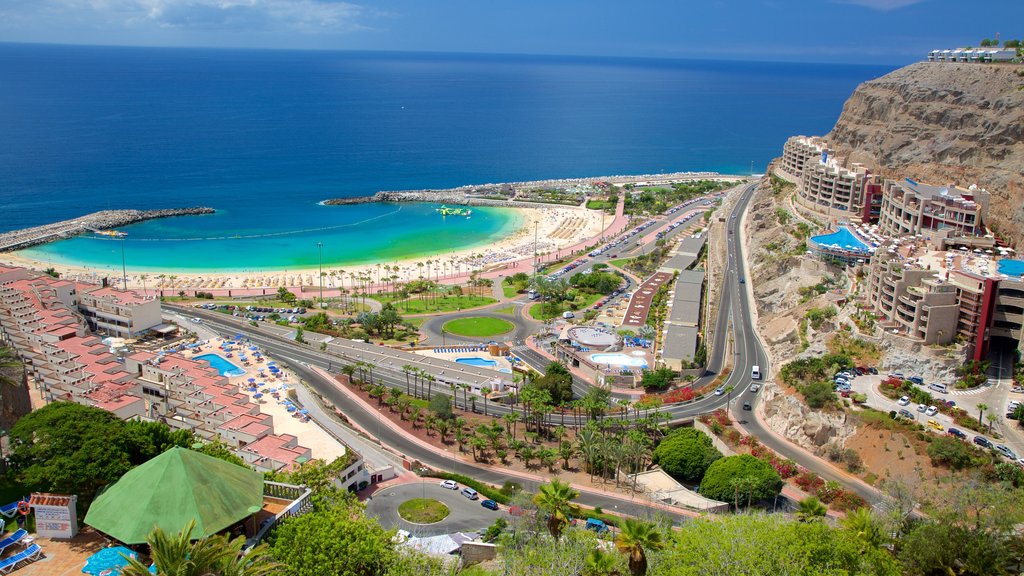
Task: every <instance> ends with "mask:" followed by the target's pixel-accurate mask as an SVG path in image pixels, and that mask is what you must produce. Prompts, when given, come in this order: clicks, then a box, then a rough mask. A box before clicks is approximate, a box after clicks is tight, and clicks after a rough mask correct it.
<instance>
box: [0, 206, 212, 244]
mask: <svg viewBox="0 0 1024 576" xmlns="http://www.w3.org/2000/svg"><path fill="white" fill-rule="evenodd" d="M213 213H214V209H213V208H207V207H204V206H196V207H192V208H168V209H163V210H102V211H100V212H93V213H92V214H86V215H85V216H80V217H78V218H73V219H71V220H63V221H61V222H54V223H53V224H44V225H43V226H35V227H33V228H24V229H22V230H13V231H11V232H4V233H3V234H0V252H9V251H11V250H21V249H24V248H29V247H31V246H38V245H39V244H45V243H47V242H53V241H54V240H63V239H64V238H71V237H72V236H77V235H79V234H83V233H86V232H91V231H95V230H110V229H112V228H118V227H121V226H127V225H129V224H135V223H136V222H144V221H146V220H154V219H156V218H168V217H171V216H191V215H197V214H213Z"/></svg>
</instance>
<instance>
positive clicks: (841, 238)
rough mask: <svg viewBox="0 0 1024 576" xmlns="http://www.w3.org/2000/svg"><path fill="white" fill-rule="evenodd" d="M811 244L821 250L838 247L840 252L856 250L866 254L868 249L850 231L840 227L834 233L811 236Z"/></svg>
mask: <svg viewBox="0 0 1024 576" xmlns="http://www.w3.org/2000/svg"><path fill="white" fill-rule="evenodd" d="M811 242H813V243H815V244H817V245H819V246H821V247H822V248H830V247H832V246H839V249H841V250H857V251H860V252H867V251H868V249H869V248H870V247H869V246H868V245H867V244H865V243H864V242H861V241H860V240H859V239H858V238H857V237H856V236H854V235H853V232H850V229H849V228H847V227H845V226H840V227H839V228H838V229H837V230H836V231H835V232H833V233H831V234H824V235H822V236H812V237H811Z"/></svg>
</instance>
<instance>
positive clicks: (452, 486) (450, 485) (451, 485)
mask: <svg viewBox="0 0 1024 576" xmlns="http://www.w3.org/2000/svg"><path fill="white" fill-rule="evenodd" d="M441 488H447V489H449V490H458V489H459V485H458V484H457V483H456V482H455V480H444V481H443V482H441Z"/></svg>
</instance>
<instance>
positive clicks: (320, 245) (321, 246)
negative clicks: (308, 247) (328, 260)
mask: <svg viewBox="0 0 1024 576" xmlns="http://www.w3.org/2000/svg"><path fill="white" fill-rule="evenodd" d="M316 249H317V253H318V255H319V259H320V309H321V310H323V307H324V243H323V242H317V243H316Z"/></svg>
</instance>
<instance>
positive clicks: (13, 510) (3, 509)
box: [0, 498, 28, 518]
mask: <svg viewBox="0 0 1024 576" xmlns="http://www.w3.org/2000/svg"><path fill="white" fill-rule="evenodd" d="M26 500H28V499H27V498H26ZM19 502H21V500H15V501H14V502H11V503H10V504H5V505H3V506H0V514H3V515H4V516H6V517H8V518H14V515H15V514H17V513H18V503H19Z"/></svg>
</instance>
